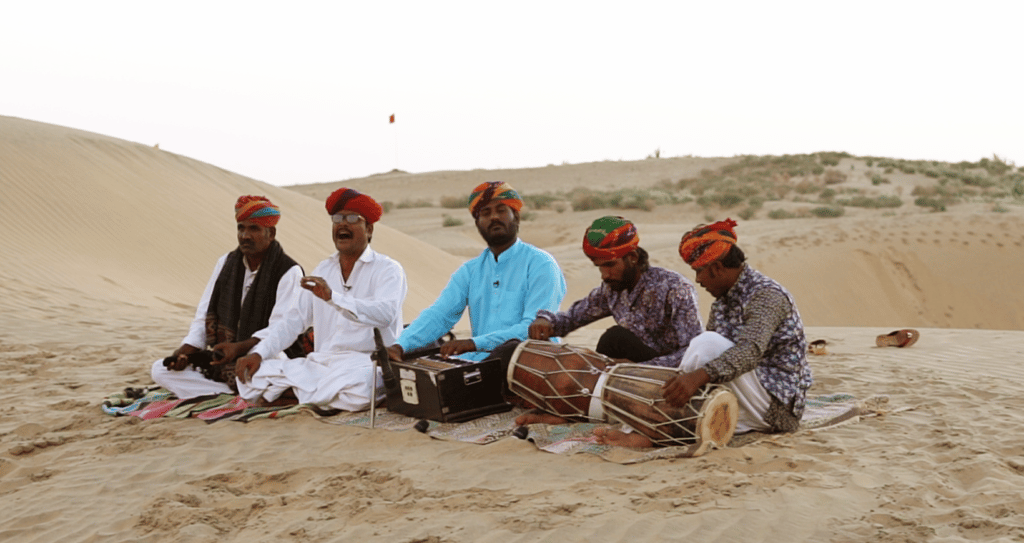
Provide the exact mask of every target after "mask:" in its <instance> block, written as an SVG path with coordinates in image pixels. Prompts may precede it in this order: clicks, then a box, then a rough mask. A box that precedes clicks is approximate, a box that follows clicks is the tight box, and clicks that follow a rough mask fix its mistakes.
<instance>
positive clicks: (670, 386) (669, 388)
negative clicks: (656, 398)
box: [661, 369, 711, 407]
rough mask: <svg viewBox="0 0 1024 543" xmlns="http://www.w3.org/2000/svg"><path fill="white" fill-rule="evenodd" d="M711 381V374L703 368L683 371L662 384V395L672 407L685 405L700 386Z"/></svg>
mask: <svg viewBox="0 0 1024 543" xmlns="http://www.w3.org/2000/svg"><path fill="white" fill-rule="evenodd" d="M709 382H711V376H709V375H708V372H706V371H704V370H703V369H698V370H697V371H692V372H690V373H682V374H679V375H676V376H675V377H673V378H671V379H669V380H668V381H666V382H665V384H664V385H662V386H661V396H662V397H663V398H665V401H666V402H668V404H669V405H671V406H672V407H683V406H685V405H686V404H688V403H690V398H692V397H693V395H694V394H696V393H697V391H698V390H700V387H702V386H704V385H706V384H708V383H709Z"/></svg>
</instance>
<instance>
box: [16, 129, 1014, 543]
mask: <svg viewBox="0 0 1024 543" xmlns="http://www.w3.org/2000/svg"><path fill="white" fill-rule="evenodd" d="M714 160H717V161H719V162H717V163H725V162H727V161H728V160H730V159H714ZM714 160H713V161H711V162H702V161H701V159H690V158H685V159H662V160H659V161H644V162H643V163H619V162H610V163H597V164H588V165H563V166H552V167H549V168H541V169H537V170H515V171H503V172H486V171H475V172H439V173H435V174H390V175H385V176H375V177H373V178H369V179H365V180H351V181H346V182H344V184H346V185H349V186H354V187H356V188H359V189H360V190H365V191H366V192H368V193H370V194H372V195H374V196H375V197H376V198H378V199H381V200H388V199H390V200H393V201H399V200H400V198H401V197H403V196H405V195H408V197H410V198H412V197H416V198H419V197H424V198H426V197H435V198H436V197H439V195H452V196H454V195H459V194H465V193H466V192H467V191H468V190H469V189H470V188H472V186H474V185H475V184H477V183H478V182H480V181H483V180H488V179H496V178H503V179H507V180H509V181H510V182H511V183H513V185H515V186H516V187H517V188H519V189H520V190H522V191H523V192H527V193H529V192H541V191H544V190H548V187H571V186H574V185H575V184H580V183H585V184H591V185H593V186H609V187H614V186H621V185H623V184H627V183H634V184H635V185H636V186H648V184H653V183H657V182H659V181H660V180H661V178H669V179H674V178H676V177H678V176H685V175H692V174H693V173H694V172H699V171H700V169H702V168H704V167H708V164H713V163H716V162H714ZM894 182H898V180H896V181H894ZM341 184H342V183H336V184H334V183H332V184H329V187H335V186H340V185H341ZM0 186H2V187H3V189H4V191H3V193H2V194H0V232H3V235H2V236H0V251H2V253H3V255H4V258H3V259H2V260H0V332H2V335H0V380H2V381H3V383H4V393H3V395H2V398H3V400H2V402H0V510H3V512H4V513H3V516H2V518H3V522H2V523H0V541H19V542H21V541H25V542H36V541H38V542H42V541H58V540H59V541H196V542H207V541H209V542H212V541H218V542H223V541H357V540H358V541H397V542H400V543H412V542H447V543H454V542H477V541H485V542H486V541H495V542H497V541H501V542H509V541H524V542H525V541H658V540H672V541H676V540H694V541H710V540H715V541H744V542H746V541H837V542H854V541H858V542H859V541H880V542H894V543H895V542H905V541H915V542H916V541H921V542H924V541H1015V540H1022V539H1024V521H1022V520H1021V519H1022V518H1024V502H1022V501H1021V499H1020V488H1021V487H1022V486H1024V455H1022V452H1021V451H1024V438H1022V437H1021V436H1022V435H1024V416H1022V415H1021V413H1022V410H1021V408H1022V407H1024V405H1022V402H1024V400H1022V398H1024V369H1022V366H1021V365H1020V363H1019V362H1020V360H1021V358H1022V356H1024V332H1022V331H1020V329H1021V328H1022V324H1024V323H1022V320H1024V316H1022V309H1021V308H1022V307H1024V304H1022V300H1021V296H1022V295H1024V294H1022V292H1021V289H1019V288H1017V287H1016V286H1015V282H1016V278H1018V277H1021V276H1024V273H1022V272H1024V269H1022V263H1021V262H1022V257H1021V254H1022V253H1021V244H1022V242H1024V238H1022V234H1021V233H1022V232H1024V229H1022V228H1021V226H1022V225H1021V222H1022V214H1021V210H1020V208H1019V207H1014V208H1012V209H1010V210H1009V211H1008V212H1005V213H992V212H991V211H990V210H987V209H984V208H982V207H981V206H980V205H971V204H965V205H963V206H958V207H956V208H953V209H951V210H950V211H949V212H947V213H941V214H927V213H922V212H919V210H901V211H900V212H897V213H892V214H889V215H886V214H884V213H882V212H877V211H872V212H864V213H861V212H851V213H849V215H847V216H845V217H842V218H840V219H792V220H780V221H773V220H767V219H760V218H758V219H754V220H751V221H744V222H742V223H741V224H742V226H741V229H740V235H741V241H742V242H743V243H744V245H745V247H747V248H748V253H749V255H750V258H751V261H752V263H753V264H754V265H755V266H757V267H759V268H760V269H762V270H764V271H766V272H767V273H769V274H770V275H772V276H774V277H776V278H778V279H779V280H780V281H782V282H783V283H784V284H785V285H786V286H787V287H789V288H790V289H791V290H792V291H793V292H794V295H795V296H796V298H797V301H798V304H799V306H800V309H801V311H802V313H803V315H804V318H805V321H807V323H808V324H809V328H808V335H809V336H810V338H812V339H826V340H827V341H828V342H829V345H828V349H829V354H828V355H826V356H816V357H812V360H811V362H812V367H813V370H814V374H815V378H816V383H815V385H814V388H813V389H812V390H811V392H812V394H825V393H833V392H845V393H850V394H853V395H855V396H857V397H859V398H868V397H871V396H876V395H884V396H885V397H886V398H887V400H888V401H887V402H878V403H877V404H875V407H874V408H873V409H874V410H873V411H872V412H870V413H868V414H869V415H873V416H868V417H865V418H863V419H862V420H860V421H859V422H855V423H852V424H848V425H845V426H841V427H838V428H832V429H828V430H823V431H818V432H808V431H803V432H799V433H796V434H792V435H782V436H773V437H771V438H770V439H765V440H762V441H758V442H755V443H752V444H749V445H745V446H743V447H737V448H730V449H725V450H718V451H713V452H711V453H710V454H708V455H706V456H704V457H701V458H697V459H675V460H656V461H651V462H645V463H640V464H634V465H620V464H616V463H612V462H606V461H604V460H601V459H599V458H597V457H595V456H591V455H586V454H581V455H576V456H566V455H557V454H548V453H543V452H539V451H538V450H537V449H536V447H535V446H534V445H532V444H530V443H529V442H525V441H520V440H517V439H511V438H510V439H505V440H501V441H498V442H496V443H493V444H490V445H471V444H466V443H460V442H449V441H439V440H433V439H430V438H428V437H427V436H424V435H423V434H419V433H417V432H412V431H406V432H395V431H386V430H381V429H377V430H370V429H365V428H358V427H352V426H334V425H328V424H324V423H322V422H320V421H317V420H316V419H314V418H312V417H310V416H302V415H300V416H293V417H288V418H284V419H281V420H258V421H254V422H251V423H248V424H242V423H235V422H222V423H217V424H212V425H207V424H204V423H202V422H200V421H198V420H195V419H189V420H178V419H157V420H153V421H148V422H140V421H139V419H136V418H134V417H124V418H115V417H110V416H107V415H105V414H103V413H102V412H101V411H100V409H99V403H100V401H101V400H102V398H103V397H104V396H106V395H107V394H109V393H111V392H115V391H117V390H120V389H121V388H123V387H126V386H146V385H148V384H150V380H149V370H148V368H149V364H150V362H151V361H152V360H154V359H155V358H157V357H160V356H165V355H166V353H167V352H168V351H169V350H170V349H172V348H173V347H174V346H176V345H177V342H178V341H179V340H180V338H181V336H182V335H183V333H184V332H185V326H186V325H187V322H188V320H189V319H190V317H191V314H192V312H193V308H194V304H195V302H196V300H197V299H198V297H199V294H200V291H201V289H202V286H203V284H204V282H205V281H206V279H207V277H208V274H209V272H210V267H211V266H212V263H213V261H214V259H215V258H216V257H217V256H219V255H220V254H221V253H223V252H224V251H226V250H227V249H229V248H230V247H231V246H232V245H233V242H234V238H233V234H232V232H233V224H232V219H231V206H232V204H233V202H234V199H235V198H236V197H237V196H238V195H239V194H242V193H257V194H265V195H267V196H269V197H270V198H271V199H272V200H274V201H275V202H276V203H278V204H279V205H280V206H281V207H282V210H283V219H282V222H281V224H280V226H279V238H280V239H281V241H282V243H283V244H284V246H285V248H286V250H288V251H289V252H290V253H291V254H292V255H293V256H294V257H296V258H297V259H298V260H299V261H300V262H301V263H302V264H303V265H305V266H306V267H307V268H310V267H312V266H314V265H315V264H316V263H317V262H319V260H321V259H322V258H323V257H324V256H326V255H327V254H328V253H329V252H331V245H330V240H329V238H328V235H327V232H328V219H327V217H326V214H325V213H324V212H323V208H322V204H321V202H322V199H323V196H325V195H326V193H327V192H329V190H328V188H329V187H323V186H312V187H292V188H279V187H273V186H269V185H266V184H263V183H259V182H257V181H254V180H251V179H247V178H245V177H242V176H238V175H235V174H232V173H230V172H226V171H224V170H221V169H219V168H216V167H215V166H212V165H209V164H203V163H200V162H197V161H194V160H191V159H188V158H185V157H181V156H178V155H174V154H170V153H166V152H164V151H161V150H158V149H154V148H153V147H150V146H146V145H140V144H135V143H131V142H126V141H122V140H118V139H115V138H111V137H106V136H100V135H97V134H91V133H87V132H83V131H79V130H71V129H66V128H61V127H56V126H51V125H44V124H40V123H34V122H30V121H24V120H20V119H13V118H8V117H0ZM330 190H333V188H330ZM318 191H319V192H318ZM324 191H327V192H324ZM310 195H311V196H310ZM605 213H607V211H601V210H598V211H588V212H569V211H566V212H564V213H558V212H556V211H553V210H539V211H537V212H536V213H535V215H534V216H533V218H532V219H531V220H530V221H524V223H523V229H522V232H523V236H524V238H526V239H527V240H530V241H532V242H534V243H536V244H538V245H541V246H543V247H546V248H548V249H549V250H550V251H551V252H552V253H553V254H555V256H556V257H557V258H558V260H559V262H560V264H561V265H562V266H563V269H564V270H565V273H566V276H567V278H568V281H569V288H570V295H569V297H568V298H569V300H567V302H568V301H571V300H572V299H574V298H576V297H579V296H582V295H583V294H585V293H586V292H587V291H589V289H590V288H592V287H593V286H594V285H595V284H596V282H597V274H596V272H595V271H594V270H593V267H592V266H591V265H590V263H589V261H587V260H586V259H584V258H583V257H582V254H581V252H580V251H579V247H578V243H579V242H578V240H579V238H580V237H581V235H582V231H583V228H584V227H585V226H586V224H588V223H589V222H590V220H592V219H593V218H595V217H597V216H600V215H602V214H605ZM443 214H449V215H452V216H456V215H458V216H462V217H464V218H465V217H468V213H466V211H465V210H464V209H461V210H458V209H441V208H419V209H401V210H398V209H396V210H393V211H392V212H390V213H388V214H387V215H385V217H384V219H383V221H382V223H381V225H380V226H379V227H378V229H377V235H376V236H375V238H374V241H373V243H374V246H375V247H377V248H378V249H379V250H381V251H382V252H385V253H387V254H389V255H391V256H393V257H395V258H396V259H398V260H399V261H400V262H402V263H403V265H404V266H405V268H406V271H407V273H408V274H409V281H410V295H409V299H408V300H407V303H406V307H405V317H406V318H407V319H411V318H412V317H414V316H415V315H416V314H417V313H418V312H419V311H420V310H421V309H422V308H423V307H425V306H426V305H427V304H429V303H430V302H431V301H432V300H433V298H434V297H435V296H436V294H437V292H438V291H439V290H440V289H441V288H442V286H443V285H444V283H445V282H446V281H447V279H448V276H449V274H450V273H451V271H452V270H453V269H454V268H455V267H456V266H457V265H458V263H459V262H461V261H462V260H463V259H464V258H466V257H469V256H471V255H473V254H476V253H477V252H479V250H480V249H481V248H482V244H481V243H480V242H479V238H478V235H477V234H476V232H475V230H474V228H473V225H472V224H471V222H470V221H468V220H467V221H466V224H464V225H462V226H459V227H449V228H445V227H442V226H441V223H440V219H441V216H442V215H443ZM704 214H705V211H704V210H702V209H699V208H697V207H696V206H694V205H692V204H680V205H678V206H664V207H658V208H657V209H654V210H653V211H646V212H636V213H635V214H633V218H634V219H635V220H636V222H637V223H638V224H639V225H640V229H641V235H642V237H643V240H644V241H643V244H644V245H645V246H646V247H647V248H648V249H649V250H650V251H651V254H652V257H653V259H654V261H655V263H657V264H660V265H664V266H667V267H670V268H673V269H677V270H681V271H684V273H685V270H683V269H682V267H681V266H680V262H679V259H678V256H676V255H675V244H676V243H677V242H678V238H679V235H680V234H681V230H682V229H684V228H686V227H688V226H689V225H691V224H694V223H697V222H703V221H704V218H705V217H704ZM701 303H702V310H703V312H704V313H705V314H706V311H707V307H708V303H709V300H707V299H706V298H702V300H701ZM604 324H607V323H603V324H602V325H599V326H595V327H593V328H591V329H588V330H583V331H580V332H577V333H575V334H573V335H572V336H571V337H570V339H571V340H572V341H573V342H574V343H578V344H582V345H593V344H594V342H595V341H596V339H597V337H598V333H599V330H600V328H601V327H602V326H603V325H604ZM903 326H918V327H920V330H921V332H922V338H921V340H920V341H919V342H918V343H917V344H916V345H914V346H913V347H911V348H909V349H891V348H890V349H881V348H876V347H874V337H875V335H876V334H879V333H885V332H888V331H890V330H891V329H893V328H895V327H903ZM973 328H986V329H973Z"/></svg>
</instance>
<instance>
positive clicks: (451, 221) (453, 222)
mask: <svg viewBox="0 0 1024 543" xmlns="http://www.w3.org/2000/svg"><path fill="white" fill-rule="evenodd" d="M441 217H442V220H441V226H444V227H448V226H462V225H463V224H465V221H463V220H462V219H460V218H458V217H452V216H451V215H447V214H445V215H442V216H441Z"/></svg>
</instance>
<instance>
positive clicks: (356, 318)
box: [235, 188, 408, 411]
mask: <svg viewBox="0 0 1024 543" xmlns="http://www.w3.org/2000/svg"><path fill="white" fill-rule="evenodd" d="M325 207H326V208H327V213H328V214H329V215H330V216H331V220H332V221H333V225H332V229H331V234H332V238H333V239H334V246H335V247H336V248H337V249H338V252H337V253H335V254H334V255H332V256H330V257H329V258H327V259H325V260H324V261H323V262H321V263H320V264H319V265H318V266H317V267H316V269H315V270H313V273H312V274H311V275H309V276H306V277H302V278H301V280H299V281H297V283H296V284H295V285H294V287H293V288H295V289H296V290H297V291H298V292H299V295H298V297H297V299H296V300H295V303H293V304H292V305H291V307H289V308H288V310H287V311H286V312H284V313H283V314H281V315H280V316H279V317H278V316H277V315H275V318H273V319H271V321H270V325H269V326H268V327H267V328H266V329H264V330H261V331H259V332H257V333H256V336H257V337H259V338H261V340H260V341H259V344H258V345H256V347H254V348H253V349H252V353H250V354H249V355H247V356H244V357H242V358H239V359H238V362H237V363H236V368H235V371H236V373H237V374H238V391H239V395H240V396H242V397H243V398H245V399H246V400H249V401H255V402H257V403H258V404H260V405H287V404H291V403H296V402H299V403H304V404H313V405H317V406H320V407H328V408H334V409H342V410H345V411H361V410H364V409H367V408H369V407H370V403H371V401H376V400H379V399H380V397H382V396H383V393H384V387H383V384H382V383H379V382H378V385H380V386H379V387H378V391H379V392H380V394H379V395H378V396H379V397H378V398H371V397H370V396H371V390H372V388H373V385H374V379H378V380H379V379H380V378H379V376H378V375H377V374H376V372H374V371H373V364H372V362H371V360H370V353H372V352H373V350H374V346H375V343H374V335H373V329H374V328H379V329H380V331H381V333H382V335H383V336H384V338H385V340H386V341H387V340H390V341H394V339H395V338H396V337H397V336H398V332H399V331H400V330H401V327H402V304H403V303H404V302H405V295H406V292H407V291H408V285H407V283H406V278H405V271H404V270H403V269H402V266H401V265H400V264H399V263H398V262H395V261H394V260H392V259H391V258H388V257H387V256H384V255H382V254H380V253H378V252H376V251H374V250H373V249H371V248H370V241H371V239H372V238H373V225H374V223H376V222H377V221H378V220H379V219H380V216H381V214H382V213H383V210H382V209H381V206H380V205H379V204H378V203H377V202H376V201H374V200H373V198H370V197H369V196H367V195H365V194H361V193H360V192H358V191H356V190H353V189H348V188H340V189H338V190H336V191H334V193H332V194H331V195H330V196H329V197H328V198H327V202H326V205H325ZM300 286H301V287H302V288H301V289H299V287H300ZM309 326H312V327H313V336H314V345H313V350H312V352H310V353H309V354H308V355H306V356H305V357H303V358H294V359H290V360H278V359H273V358H270V357H271V356H272V355H273V353H274V352H276V351H278V350H280V349H281V347H282V346H283V345H287V344H289V343H291V342H292V341H294V340H295V338H296V337H297V336H298V335H299V334H301V333H302V332H303V331H304V330H306V329H307V328H308V327H309Z"/></svg>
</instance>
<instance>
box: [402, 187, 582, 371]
mask: <svg viewBox="0 0 1024 543" xmlns="http://www.w3.org/2000/svg"><path fill="white" fill-rule="evenodd" d="M522 207H523V200H522V199H521V198H520V197H519V194H518V193H517V192H516V191H515V190H514V189H513V188H512V187H511V186H509V185H508V184H507V183H504V182H501V181H491V182H488V183H483V184H481V185H479V186H478V187H476V189H474V190H473V193H472V194H471V195H470V197H469V210H470V213H472V215H473V219H475V220H476V227H477V230H479V231H480V236H482V237H483V239H484V241H485V242H486V243H487V249H484V252H483V253H481V254H480V256H478V257H476V258H474V259H473V260H470V261H469V262H466V263H465V264H463V265H462V266H460V267H459V269H457V270H455V273H454V274H452V277H451V279H450V280H449V281H448V285H447V286H446V287H445V288H444V290H443V291H441V295H440V296H439V297H438V298H437V300H436V301H434V303H433V304H432V305H431V306H430V307H428V308H427V309H425V310H423V312H422V313H420V314H419V316H417V317H416V319H415V320H413V321H412V323H410V324H409V327H408V328H406V329H405V330H404V331H402V335H401V336H400V337H399V338H398V343H397V344H395V345H392V346H390V347H388V353H389V355H390V357H391V358H392V359H394V360H401V359H402V353H404V352H406V351H409V350H412V349H419V348H421V347H424V346H426V345H428V344H430V343H432V342H433V341H435V340H436V339H437V338H439V337H441V336H443V335H444V334H446V333H448V331H449V330H451V327H452V326H454V325H455V323H456V322H458V321H459V319H460V318H461V317H462V313H463V311H465V309H466V308H467V307H469V317H470V325H471V327H472V334H473V337H471V338H468V339H456V340H452V341H449V342H447V343H444V344H442V345H441V355H443V356H460V355H463V354H465V356H462V358H465V359H467V360H483V359H484V358H486V357H487V356H488V354H490V352H491V351H494V350H495V349H496V348H497V347H499V346H502V349H501V352H500V354H499V353H495V355H497V356H501V357H502V359H503V360H505V361H506V362H507V361H508V358H510V357H511V355H512V351H513V350H514V347H515V345H516V344H517V343H518V342H519V341H522V340H523V339H526V334H527V329H528V328H529V327H530V323H531V322H533V319H534V317H535V316H536V315H537V312H538V311H540V310H548V311H557V310H558V305H559V304H560V303H561V302H562V298H563V297H564V296H565V290H566V287H565V277H564V276H563V275H562V270H561V268H559V267H558V263H557V262H556V261H555V259H554V257H552V256H551V255H550V254H548V253H547V252H545V251H543V250H541V249H538V248H537V247H534V246H533V245H530V244H528V243H525V242H523V241H522V240H520V239H519V210H520V209H521V208H522Z"/></svg>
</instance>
